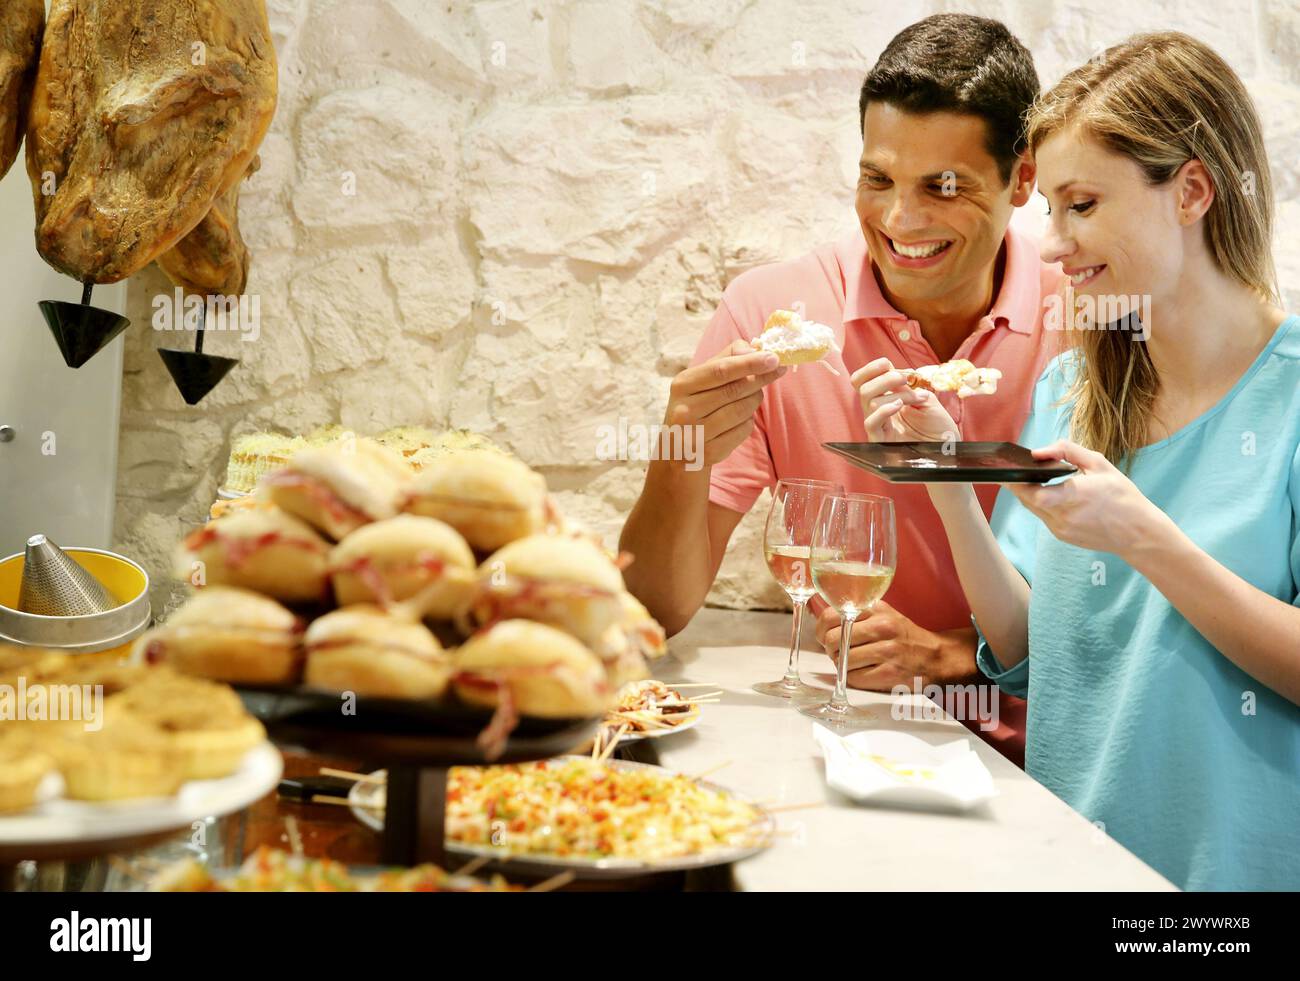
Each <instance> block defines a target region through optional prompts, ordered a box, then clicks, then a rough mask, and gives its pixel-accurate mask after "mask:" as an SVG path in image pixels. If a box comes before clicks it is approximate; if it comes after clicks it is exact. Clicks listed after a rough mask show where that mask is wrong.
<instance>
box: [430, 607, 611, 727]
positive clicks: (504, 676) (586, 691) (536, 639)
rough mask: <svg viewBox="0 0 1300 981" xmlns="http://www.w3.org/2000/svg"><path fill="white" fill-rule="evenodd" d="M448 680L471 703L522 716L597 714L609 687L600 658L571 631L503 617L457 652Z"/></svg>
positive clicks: (573, 717)
mask: <svg viewBox="0 0 1300 981" xmlns="http://www.w3.org/2000/svg"><path fill="white" fill-rule="evenodd" d="M452 685H453V687H454V688H455V690H456V694H457V695H458V696H459V697H460V698H461V699H462V700H463V701H465V702H468V703H469V704H471V705H481V706H484V707H487V708H498V707H500V706H501V705H502V701H503V699H505V700H508V704H509V705H510V706H512V707H513V709H514V711H515V712H517V713H518V714H520V715H533V716H538V717H540V718H548V719H577V718H589V717H591V716H596V715H600V714H601V713H602V712H604V711H605V708H606V706H607V704H608V702H609V698H610V692H611V690H612V689H611V688H610V686H609V683H608V682H607V680H606V678H605V669H604V667H603V666H602V665H601V663H600V659H599V658H597V657H596V655H594V654H593V653H591V651H589V650H588V649H587V648H586V647H584V646H583V645H582V644H581V643H579V642H578V641H577V640H576V639H574V638H573V637H572V636H570V635H569V634H567V633H565V632H564V631H562V630H557V629H555V628H554V627H548V626H546V625H545V624H542V623H534V622H532V621H531V620H503V621H502V622H500V623H498V624H495V625H494V626H492V627H489V628H488V629H487V630H484V631H482V632H481V633H478V634H475V635H474V636H473V637H471V638H470V639H469V640H467V641H465V643H464V644H462V645H461V647H460V648H459V649H458V650H457V652H456V657H455V673H454V674H453V675H452Z"/></svg>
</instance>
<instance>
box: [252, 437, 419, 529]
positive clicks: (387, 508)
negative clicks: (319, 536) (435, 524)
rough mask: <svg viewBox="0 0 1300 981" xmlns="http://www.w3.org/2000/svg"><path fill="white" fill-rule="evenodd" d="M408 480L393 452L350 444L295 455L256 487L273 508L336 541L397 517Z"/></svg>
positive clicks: (368, 442)
mask: <svg viewBox="0 0 1300 981" xmlns="http://www.w3.org/2000/svg"><path fill="white" fill-rule="evenodd" d="M410 476H411V472H410V469H409V468H408V467H407V466H406V464H405V463H403V462H402V460H401V458H400V457H398V456H396V455H395V454H393V453H392V452H391V451H389V450H386V449H384V448H383V447H382V446H379V445H378V444H376V443H374V442H373V441H371V440H366V439H349V440H342V441H340V442H337V443H331V444H330V445H328V446H322V447H319V448H313V449H307V450H300V451H298V452H297V453H295V454H294V455H293V456H292V457H291V458H290V460H289V463H288V465H287V466H285V467H284V468H282V469H280V470H277V471H275V472H274V473H270V474H267V475H266V476H265V477H263V478H262V482H261V484H260V485H259V487H260V488H261V492H262V493H265V494H266V495H268V496H269V497H270V499H271V500H272V501H273V502H274V503H275V504H277V505H279V506H280V507H282V508H284V510H286V511H288V512H289V513H290V514H292V515H295V516H297V517H299V518H301V519H302V520H303V521H306V522H307V523H308V524H310V525H312V526H314V527H315V528H317V529H319V530H320V531H322V532H324V533H325V534H326V535H328V536H329V537H330V538H332V539H334V540H335V541H339V540H340V539H342V538H343V537H344V536H346V535H348V534H350V533H351V532H354V531H356V530H357V529H358V528H360V527H361V526H362V525H367V524H369V523H370V522H372V521H382V520H383V519H385V518H391V517H393V516H395V515H396V514H397V513H398V511H399V510H400V505H401V502H402V499H403V495H404V494H405V492H406V484H407V482H408V481H409V480H410Z"/></svg>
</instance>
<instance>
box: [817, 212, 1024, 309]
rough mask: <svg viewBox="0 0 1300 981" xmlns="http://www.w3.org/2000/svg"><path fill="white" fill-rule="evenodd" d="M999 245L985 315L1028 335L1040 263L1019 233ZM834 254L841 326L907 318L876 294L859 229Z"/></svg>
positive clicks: (877, 286)
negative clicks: (997, 277) (1002, 252)
mask: <svg viewBox="0 0 1300 981" xmlns="http://www.w3.org/2000/svg"><path fill="white" fill-rule="evenodd" d="M1003 242H1004V243H1005V245H1006V248H1007V262H1006V268H1005V269H1003V271H1002V285H1001V288H1000V289H999V290H998V295H997V297H996V298H995V299H994V301H993V308H992V309H991V310H990V311H989V313H988V316H989V318H990V319H991V320H992V322H993V325H994V326H999V325H1000V324H1005V325H1006V326H1007V327H1009V328H1011V329H1012V330H1014V331H1016V332H1017V333H1020V334H1032V333H1033V332H1034V327H1035V326H1036V325H1037V323H1038V312H1039V306H1040V297H1039V295H1038V294H1039V290H1040V288H1041V285H1040V284H1041V279H1040V272H1041V267H1042V263H1041V262H1040V260H1039V258H1038V252H1037V250H1036V249H1035V248H1034V245H1033V243H1032V242H1031V241H1029V240H1028V239H1027V238H1025V236H1024V235H1022V234H1021V233H1020V232H1017V231H1016V230H1014V229H1012V228H1008V229H1007V234H1006V237H1005V238H1004V239H1003ZM836 251H837V252H838V253H839V257H840V267H841V268H842V269H843V270H844V323H846V324H847V323H851V322H852V321H855V320H868V319H875V320H907V319H909V318H908V316H907V315H906V314H904V313H900V312H899V311H897V310H895V309H894V306H893V304H891V303H890V302H889V301H888V300H887V299H885V295H884V294H883V293H882V292H881V291H880V284H879V283H878V282H877V281H876V276H875V273H874V272H872V269H871V256H870V254H869V253H868V252H867V242H866V239H864V238H863V237H862V230H861V229H860V228H855V229H854V230H853V231H852V232H850V233H848V234H847V235H845V236H844V238H842V239H841V240H840V242H839V244H838V247H837V249H836Z"/></svg>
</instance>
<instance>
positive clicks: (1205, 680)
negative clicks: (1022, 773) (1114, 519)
mask: <svg viewBox="0 0 1300 981" xmlns="http://www.w3.org/2000/svg"><path fill="white" fill-rule="evenodd" d="M1074 358H1075V356H1074V355H1073V354H1066V355H1062V356H1061V357H1059V358H1057V359H1056V360H1055V361H1053V362H1052V363H1051V364H1049V365H1048V366H1047V370H1046V371H1045V372H1044V373H1043V376H1042V378H1040V379H1039V381H1038V385H1037V388H1036V389H1035V392H1034V406H1033V411H1032V413H1031V414H1030V417H1029V421H1028V422H1027V423H1026V424H1025V430H1024V433H1023V434H1022V436H1021V439H1020V442H1021V444H1022V445H1024V446H1029V447H1039V446H1045V445H1047V444H1048V443H1051V442H1053V441H1054V440H1056V439H1057V438H1059V437H1062V436H1066V435H1068V432H1067V431H1068V428H1069V412H1070V407H1069V405H1068V404H1067V405H1058V404H1057V403H1059V402H1060V400H1061V398H1062V396H1063V395H1064V394H1065V393H1066V391H1067V390H1068V388H1069V386H1070V381H1071V378H1072V372H1073V371H1074V370H1075V368H1076V365H1077V362H1076V361H1075V360H1074ZM1129 477H1130V478H1131V479H1132V480H1133V482H1134V483H1135V484H1137V486H1138V488H1139V489H1140V490H1141V491H1142V493H1143V494H1145V495H1146V497H1147V498H1148V499H1149V500H1150V501H1152V502H1153V503H1154V504H1155V505H1156V506H1158V507H1159V508H1161V509H1162V510H1163V511H1164V512H1165V513H1166V514H1168V515H1169V516H1170V517H1171V518H1173V520H1174V521H1175V522H1176V523H1177V524H1178V526H1179V527H1180V528H1181V529H1182V530H1183V531H1184V532H1185V533H1186V534H1187V535H1188V537H1190V538H1191V539H1192V541H1194V542H1195V543H1196V544H1197V546H1199V547H1200V548H1202V549H1204V550H1205V551H1206V552H1208V553H1209V554H1210V555H1211V556H1213V557H1214V558H1215V559H1217V560H1218V561H1219V562H1221V563H1222V564H1223V565H1225V566H1226V567H1227V568H1229V569H1231V570H1232V571H1233V572H1235V573H1236V574H1237V575H1239V576H1241V577H1242V578H1243V579H1245V580H1246V581H1247V582H1249V583H1251V584H1252V585H1254V586H1256V587H1257V588H1259V589H1261V590H1263V591H1264V592H1266V593H1268V594H1269V595H1270V596H1276V597H1278V598H1279V599H1281V600H1284V601H1285V602H1287V603H1292V604H1296V605H1300V597H1298V595H1297V594H1298V592H1300V587H1298V586H1297V584H1298V583H1300V317H1297V316H1292V317H1289V318H1287V319H1286V320H1285V321H1283V323H1282V324H1281V325H1280V326H1279V327H1278V329H1277V332H1276V333H1275V334H1274V336H1273V339H1272V340H1271V341H1270V342H1269V344H1268V346H1267V347H1266V348H1265V349H1264V350H1263V351H1261V352H1260V355H1259V357H1258V358H1257V359H1256V360H1255V362H1254V364H1252V365H1251V367H1250V368H1249V370H1247V371H1246V373H1245V374H1244V375H1243V376H1242V378H1241V380H1240V381H1238V382H1237V384H1236V385H1235V386H1234V387H1233V389H1232V391H1230V392H1229V393H1228V394H1227V395H1226V396H1224V398H1223V400H1222V401H1220V402H1219V403H1218V404H1217V405H1216V406H1214V408H1212V409H1210V410H1209V411H1208V412H1206V413H1205V414H1204V415H1202V416H1200V417H1199V418H1197V419H1196V420H1194V421H1193V422H1191V423H1190V424H1188V425H1187V426H1185V427H1184V428H1182V429H1180V430H1178V431H1177V432H1176V433H1174V435H1173V436H1171V437H1169V438H1168V439H1165V440H1162V441H1160V442H1158V443H1153V444H1152V445H1150V446H1147V447H1144V448H1142V449H1141V450H1139V451H1138V452H1137V453H1136V454H1134V457H1133V461H1132V466H1131V468H1130V469H1129ZM992 526H993V531H994V533H995V534H996V535H997V538H998V541H999V543H1000V544H1001V546H1002V549H1003V551H1004V552H1005V553H1006V555H1007V557H1008V558H1009V559H1010V560H1011V562H1012V563H1013V564H1014V565H1015V566H1016V568H1017V569H1019V570H1020V572H1021V573H1022V574H1023V575H1024V577H1025V579H1026V580H1028V581H1029V583H1030V584H1031V586H1032V598H1031V600H1030V604H1029V657H1028V658H1026V659H1025V660H1024V661H1021V662H1020V663H1019V664H1017V665H1016V666H1015V667H1014V668H1012V669H1011V670H1009V671H1004V670H1003V668H1002V665H1001V664H999V663H998V661H997V658H996V656H995V655H994V652H992V651H991V650H989V648H988V646H987V644H985V643H984V641H983V639H982V638H981V641H980V646H979V652H978V654H977V657H978V660H979V665H980V668H981V670H983V671H984V673H985V674H987V675H988V676H989V677H990V678H992V679H993V680H994V681H996V682H997V683H998V684H999V685H1000V686H1001V687H1003V688H1005V689H1006V690H1008V691H1009V692H1011V693H1012V694H1015V695H1021V696H1026V695H1027V697H1028V699H1029V710H1028V719H1027V734H1026V754H1025V768H1026V769H1027V770H1028V772H1029V773H1030V775H1031V776H1033V777H1034V779H1036V780H1038V781H1039V782H1041V783H1042V784H1044V785H1045V786H1046V787H1047V788H1048V789H1049V790H1051V791H1052V792H1053V793H1055V794H1056V795H1057V796H1059V797H1060V798H1061V799H1062V800H1064V801H1065V802H1066V803H1067V804H1069V805H1070V806H1071V807H1073V808H1074V809H1075V810H1077V811H1078V812H1080V813H1081V814H1083V815H1084V816H1085V817H1087V818H1088V819H1089V820H1091V821H1097V822H1102V823H1103V825H1104V830H1105V831H1106V833H1108V834H1109V835H1110V836H1111V837H1113V838H1114V839H1115V840H1116V841H1118V842H1119V843H1120V844H1122V845H1124V846H1125V847H1126V848H1128V849H1129V850H1130V851H1132V852H1133V853H1134V854H1135V855H1137V856H1138V857H1139V858H1141V859H1142V860H1143V861H1145V862H1146V863H1147V864H1148V865H1151V866H1152V867H1153V868H1155V869H1156V870H1157V871H1158V872H1160V873H1161V874H1162V875H1164V876H1165V877H1166V878H1168V879H1169V880H1170V881H1171V882H1173V883H1174V884H1175V885H1178V886H1181V887H1182V888H1185V889H1221V890H1229V889H1251V890H1258V889H1300V707H1298V706H1296V705H1295V704H1293V703H1292V702H1290V701H1288V700H1287V699H1286V698H1284V697H1283V696H1281V695H1279V694H1277V693H1276V692H1274V691H1272V690H1271V689H1269V688H1267V687H1265V686H1264V685H1263V684H1261V683H1260V682H1259V681H1256V680H1255V679H1254V678H1252V677H1250V676H1249V675H1248V674H1246V673H1245V672H1244V671H1242V670H1241V669H1240V668H1238V667H1237V666H1236V665H1234V664H1233V663H1232V662H1231V661H1229V660H1228V659H1227V658H1226V657H1224V656H1223V655H1222V654H1220V653H1219V652H1218V651H1217V650H1215V649H1214V648H1213V647H1212V646H1211V645H1210V644H1209V642H1208V641H1206V640H1205V638H1204V637H1202V636H1201V635H1200V634H1199V633H1198V632H1197V631H1196V629H1195V628H1194V627H1193V626H1192V625H1191V624H1190V623H1188V622H1187V620H1186V619H1184V618H1183V616H1182V615H1181V614H1180V613H1178V611H1176V610H1175V609H1174V608H1173V607H1172V606H1171V605H1170V603H1169V601H1168V600H1166V599H1165V597H1164V596H1163V595H1162V594H1161V593H1160V592H1159V591H1158V590H1157V589H1156V588H1155V587H1154V586H1152V585H1151V584H1150V583H1149V582H1148V581H1147V580H1146V579H1144V578H1143V577H1142V576H1140V575H1138V573H1137V572H1135V571H1134V570H1133V568H1132V567H1131V566H1129V565H1128V564H1127V563H1126V562H1124V561H1122V560H1121V559H1119V558H1118V557H1117V556H1115V555H1112V554H1110V553H1107V552H1093V551H1088V550H1086V549H1082V548H1076V547H1075V546H1073V545H1066V544H1063V543H1062V542H1060V541H1058V540H1057V539H1055V538H1054V537H1052V535H1051V533H1050V532H1048V531H1047V529H1046V528H1045V527H1044V526H1043V524H1042V523H1041V522H1040V521H1039V520H1038V519H1037V518H1035V517H1034V516H1033V515H1032V514H1031V513H1030V512H1029V511H1027V510H1026V509H1025V508H1024V507H1023V506H1022V505H1021V504H1020V502H1019V501H1017V500H1016V499H1015V497H1014V496H1012V495H1011V494H1010V493H1009V492H1005V491H1004V492H1002V493H1000V494H999V495H998V500H997V506H996V507H995V509H994V512H993V518H992ZM1207 599H1209V600H1211V601H1212V600H1213V599H1214V597H1207ZM977 626H978V625H977ZM1291 653H1292V654H1293V655H1294V656H1296V657H1300V632H1297V636H1296V637H1295V642H1294V644H1293V645H1292V649H1291Z"/></svg>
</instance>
